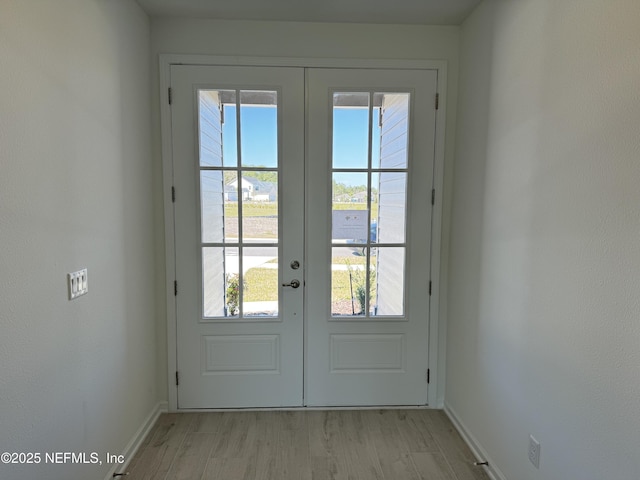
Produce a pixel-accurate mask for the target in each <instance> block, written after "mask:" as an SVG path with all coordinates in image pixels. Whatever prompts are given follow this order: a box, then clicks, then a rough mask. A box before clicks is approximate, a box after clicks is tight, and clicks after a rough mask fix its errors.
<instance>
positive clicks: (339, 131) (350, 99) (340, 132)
mask: <svg viewBox="0 0 640 480" xmlns="http://www.w3.org/2000/svg"><path fill="white" fill-rule="evenodd" d="M332 137H333V150H332V152H333V155H332V156H333V168H353V169H365V168H368V167H369V93H368V92H365V93H356V92H351V93H334V94H333V136H332Z"/></svg>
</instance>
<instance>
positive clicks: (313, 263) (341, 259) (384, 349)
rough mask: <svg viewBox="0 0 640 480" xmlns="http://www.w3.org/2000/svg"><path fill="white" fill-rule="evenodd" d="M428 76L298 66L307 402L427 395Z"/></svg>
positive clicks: (381, 401)
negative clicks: (301, 70) (303, 82)
mask: <svg viewBox="0 0 640 480" xmlns="http://www.w3.org/2000/svg"><path fill="white" fill-rule="evenodd" d="M436 88H437V74H436V72H435V71H430V70H405V71H398V70H334V69H326V70H325V69H311V70H310V71H309V72H308V105H309V106H308V108H309V115H308V116H307V122H308V123H307V125H308V131H309V135H308V138H309V140H308V146H307V151H308V155H309V158H308V162H307V165H308V177H309V179H313V181H310V182H308V184H307V198H308V199H309V202H308V206H307V270H306V274H307V284H306V287H307V293H308V295H307V298H306V302H307V303H306V312H307V336H306V338H307V343H306V347H307V348H306V356H307V369H306V379H307V381H306V393H307V395H306V402H307V404H308V405H425V404H426V403H427V365H428V355H427V353H428V351H427V350H428V348H427V347H428V327H429V271H430V265H429V261H430V233H431V211H432V208H431V190H432V178H433V163H434V136H435V118H436V109H435V103H434V100H435V95H436ZM345 286H346V289H347V290H348V293H347V295H345Z"/></svg>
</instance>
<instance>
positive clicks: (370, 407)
mask: <svg viewBox="0 0 640 480" xmlns="http://www.w3.org/2000/svg"><path fill="white" fill-rule="evenodd" d="M433 409H434V407H431V406H429V405H355V406H354V405H345V406H336V405H330V406H324V407H323V406H315V405H314V406H292V407H228V408H178V409H177V410H175V411H174V412H173V413H209V412H211V413H215V412H295V411H302V412H304V411H327V410H433Z"/></svg>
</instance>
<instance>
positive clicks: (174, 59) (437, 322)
mask: <svg viewBox="0 0 640 480" xmlns="http://www.w3.org/2000/svg"><path fill="white" fill-rule="evenodd" d="M177 64H182V65H212V66H215V65H219V66H221V65H234V66H274V67H303V68H304V67H308V68H349V69H353V68H375V69H427V70H436V71H437V74H438V88H437V92H438V93H437V95H438V99H437V100H436V99H435V98H434V102H435V101H437V102H438V111H437V116H436V133H435V155H434V174H433V188H434V191H435V192H434V193H435V194H434V207H433V215H432V226H431V262H430V265H431V272H430V278H431V282H432V290H431V302H430V307H429V309H430V312H429V313H430V315H429V318H430V320H429V369H430V387H429V389H428V399H427V400H428V405H429V406H430V407H433V408H441V407H442V406H443V394H444V367H445V365H444V364H445V361H444V360H445V356H444V351H445V349H444V346H445V345H444V338H441V337H443V336H442V335H440V332H441V331H443V329H442V324H443V320H442V319H441V317H440V314H439V311H440V293H441V292H442V291H443V290H442V286H441V284H440V281H439V280H440V276H441V269H442V268H443V265H442V262H441V238H442V223H443V222H442V218H443V208H442V205H443V198H444V195H443V186H444V158H445V148H444V147H445V124H446V97H447V94H446V85H447V64H446V61H444V60H390V59H381V60H368V59H367V60H364V59H324V58H323V59H303V58H287V57H224V56H208V55H174V54H168V55H160V91H159V100H160V121H161V140H162V166H163V204H164V220H165V275H166V282H165V283H166V285H165V294H166V300H167V301H166V308H167V310H166V311H167V377H166V378H167V390H168V405H167V407H168V410H169V411H178V408H177V386H176V371H177V355H176V347H177V328H176V325H177V323H176V322H177V315H176V297H175V292H174V279H175V271H176V263H175V242H174V233H175V232H174V213H173V201H172V187H173V158H172V148H171V107H170V103H169V102H170V89H169V86H170V71H171V65H177ZM443 293H444V292H443ZM180 411H185V410H180Z"/></svg>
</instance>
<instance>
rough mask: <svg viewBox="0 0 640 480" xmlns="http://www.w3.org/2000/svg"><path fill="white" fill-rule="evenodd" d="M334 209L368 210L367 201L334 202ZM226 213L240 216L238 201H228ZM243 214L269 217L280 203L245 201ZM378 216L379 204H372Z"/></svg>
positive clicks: (225, 207) (273, 214) (276, 211)
mask: <svg viewBox="0 0 640 480" xmlns="http://www.w3.org/2000/svg"><path fill="white" fill-rule="evenodd" d="M333 209H334V210H366V209H367V204H366V203H347V202H344V203H334V204H333ZM224 214H225V216H227V217H237V216H238V204H237V203H236V202H226V203H225V205H224ZM242 214H243V215H244V216H245V217H267V216H277V215H278V204H277V203H276V202H245V203H243V204H242ZM377 217H378V204H377V203H372V204H371V218H377Z"/></svg>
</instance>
